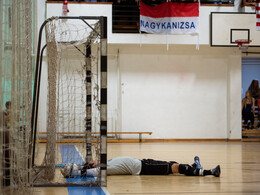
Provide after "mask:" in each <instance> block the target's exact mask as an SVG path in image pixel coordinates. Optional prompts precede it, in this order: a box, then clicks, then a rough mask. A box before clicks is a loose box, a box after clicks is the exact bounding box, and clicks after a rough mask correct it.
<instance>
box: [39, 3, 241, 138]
mask: <svg viewBox="0 0 260 195" xmlns="http://www.w3.org/2000/svg"><path fill="white" fill-rule="evenodd" d="M38 2H40V0H38ZM47 7H48V9H47V17H50V16H53V15H60V14H59V13H61V4H49V5H48V6H47ZM111 8H112V7H111V5H89V4H81V5H80V6H79V5H77V4H69V9H70V13H69V15H75V16H76V15H89V16H93V15H96V16H99V15H103V16H108V42H109V43H110V44H109V45H108V48H109V49H108V65H109V68H108V90H109V94H108V95H109V96H108V109H109V110H108V113H109V117H110V118H112V119H111V121H110V124H112V123H113V122H112V121H113V120H114V119H113V118H115V120H119V123H118V124H117V125H119V126H117V130H118V131H152V132H153V135H152V136H144V138H153V139H160V138H163V139H178V138H179V139H181V138H185V139H189V138H191V139H196V138H205V139H211V138H212V139H226V138H230V139H240V138H241V112H240V111H241V109H240V100H241V54H240V51H238V50H237V48H211V47H210V46H209V14H210V12H211V11H222V12H231V11H234V10H235V8H233V7H214V6H213V7H201V8H200V9H201V10H200V19H201V26H200V31H201V35H200V43H201V44H202V45H201V47H200V50H199V51H197V50H196V49H195V46H194V45H190V44H196V41H197V37H193V36H173V35H171V36H170V35H168V43H170V47H169V50H168V51H167V50H166V46H165V44H166V36H164V35H142V43H143V45H142V47H140V46H139V43H140V35H138V34H135V35H133V34H132V35H128V34H124V35H123V34H112V26H111V24H112V20H111V18H112V9H111ZM38 10H40V9H38ZM59 10H60V11H59ZM40 12H41V13H40V14H39V17H42V16H43V14H42V12H44V9H42V10H40ZM40 20H42V22H43V20H44V18H41V19H39V20H38V21H40ZM39 23H40V22H39ZM118 50H119V59H118V60H117V58H116V56H117V52H118ZM119 70H120V74H118V71H119ZM42 81H43V82H42V83H44V82H46V75H45V78H43V80H42ZM121 86H122V89H121ZM44 93H45V92H44ZM42 101H43V102H44V101H45V99H42ZM121 101H122V104H120V102H121ZM45 105H46V104H43V105H40V106H41V107H44V106H45ZM121 106H122V110H121ZM43 111H44V109H43ZM43 111H42V110H41V109H40V113H39V118H40V119H44V117H45V113H44V112H43ZM118 113H119V114H120V113H121V117H122V125H121V127H120V123H121V121H120V118H119V119H118V118H117V117H118V116H117V114H118ZM110 126H112V125H110ZM109 128H110V127H109ZM40 129H41V130H42V131H45V121H44V120H40ZM109 130H110V129H109ZM124 138H136V135H135V136H130V135H127V136H124Z"/></svg>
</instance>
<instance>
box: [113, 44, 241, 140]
mask: <svg viewBox="0 0 260 195" xmlns="http://www.w3.org/2000/svg"><path fill="white" fill-rule="evenodd" d="M111 47H112V48H114V47H115V48H119V51H120V61H119V65H120V69H121V76H122V85H123V89H122V131H152V132H153V135H152V136H147V138H164V139H167V138H168V139H178V138H184V139H189V138H191V139H196V138H205V139H216V138H219V139H224V138H231V139H239V138H240V137H241V135H240V134H241V128H240V124H241V119H240V87H241V75H240V72H241V67H240V65H239V62H240V59H241V57H240V53H239V52H237V51H236V49H234V48H226V49H223V48H210V47H209V46H202V47H201V48H200V50H199V51H196V50H195V49H194V47H193V46H180V45H178V46H174V47H171V48H170V50H169V51H168V52H167V51H166V48H165V47H164V46H163V45H150V46H147V45H146V46H143V47H139V45H124V46H120V45H119V46H111ZM111 50H112V49H111ZM230 131H231V132H230ZM229 132H230V133H231V134H230V135H229ZM127 137H128V138H129V137H130V136H127Z"/></svg>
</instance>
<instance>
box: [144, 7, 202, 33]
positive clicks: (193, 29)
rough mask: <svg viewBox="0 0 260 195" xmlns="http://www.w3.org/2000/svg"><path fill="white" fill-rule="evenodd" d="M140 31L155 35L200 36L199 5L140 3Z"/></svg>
mask: <svg viewBox="0 0 260 195" xmlns="http://www.w3.org/2000/svg"><path fill="white" fill-rule="evenodd" d="M140 31H144V32H147V33H155V34H199V3H174V2H167V3H162V4H160V5H157V6H153V7H152V6H149V5H146V4H145V3H143V2H140Z"/></svg>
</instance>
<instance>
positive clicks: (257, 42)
mask: <svg viewBox="0 0 260 195" xmlns="http://www.w3.org/2000/svg"><path fill="white" fill-rule="evenodd" d="M210 33H211V36H210V39H211V40H210V44H211V46H213V47H237V43H236V40H238V39H247V40H251V43H250V45H249V47H260V31H257V30H256V14H255V13H238V12H212V13H211V32H210Z"/></svg>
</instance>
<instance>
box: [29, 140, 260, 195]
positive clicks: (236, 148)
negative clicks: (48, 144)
mask: <svg viewBox="0 0 260 195" xmlns="http://www.w3.org/2000/svg"><path fill="white" fill-rule="evenodd" d="M41 146H42V147H43V146H44V144H42V145H41ZM195 155H198V156H199V157H200V161H201V164H202V165H203V167H204V168H205V169H210V168H213V167H215V166H216V165H218V164H219V165H220V166H221V171H222V173H221V177H219V178H216V177H212V176H207V177H187V176H183V175H178V174H176V175H169V176H131V175H129V176H108V178H107V180H108V185H107V188H106V189H107V191H108V192H109V193H110V194H111V195H120V194H121V195H142V194H145V195H148V194H163V195H170V194H184V195H186V194H205V195H206V194H210V195H215V194H228V195H231V194H234V195H235V194H250V195H252V194H260V142H172V143H141V144H139V143H132V144H131V143H120V144H108V158H113V157H116V156H131V157H135V158H139V159H142V158H154V159H158V160H175V161H177V162H179V163H189V164H190V163H193V158H194V156H195ZM33 194H35V195H54V194H55V195H67V194H68V190H67V188H63V187H58V188H57V187H55V188H54V187H53V188H34V193H33Z"/></svg>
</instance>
